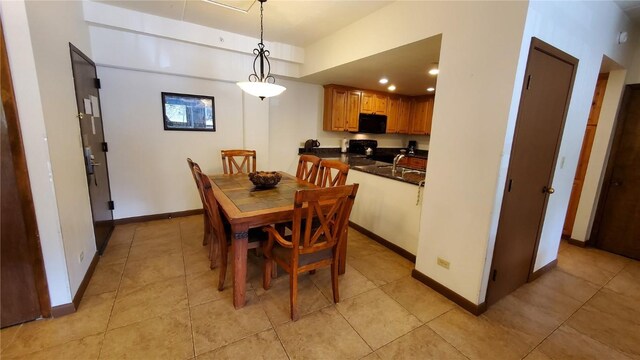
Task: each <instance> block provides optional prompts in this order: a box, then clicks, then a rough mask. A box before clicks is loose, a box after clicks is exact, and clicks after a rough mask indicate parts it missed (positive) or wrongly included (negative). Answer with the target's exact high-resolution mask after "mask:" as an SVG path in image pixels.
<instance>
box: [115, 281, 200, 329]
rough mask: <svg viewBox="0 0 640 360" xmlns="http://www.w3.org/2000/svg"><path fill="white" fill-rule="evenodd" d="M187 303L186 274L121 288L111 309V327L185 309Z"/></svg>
mask: <svg viewBox="0 0 640 360" xmlns="http://www.w3.org/2000/svg"><path fill="white" fill-rule="evenodd" d="M187 306H188V301H187V287H186V284H185V279H184V276H178V277H175V278H170V279H167V280H162V281H158V282H154V283H151V284H148V285H145V286H143V287H139V288H135V289H129V290H126V291H121V292H118V296H117V297H116V302H115V304H114V306H113V310H112V312H111V319H109V329H115V328H118V327H122V326H125V325H129V324H131V323H134V322H138V321H141V320H146V319H150V318H153V317H156V316H158V315H162V314H166V313H170V312H176V311H179V310H183V309H186V308H187Z"/></svg>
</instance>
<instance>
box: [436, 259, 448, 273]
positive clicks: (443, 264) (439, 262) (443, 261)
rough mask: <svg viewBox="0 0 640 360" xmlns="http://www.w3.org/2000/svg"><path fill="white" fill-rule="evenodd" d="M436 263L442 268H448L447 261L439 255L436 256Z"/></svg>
mask: <svg viewBox="0 0 640 360" xmlns="http://www.w3.org/2000/svg"><path fill="white" fill-rule="evenodd" d="M438 265H440V266H442V267H443V268H445V269H447V270H449V262H448V261H447V260H445V259H443V258H441V257H438Z"/></svg>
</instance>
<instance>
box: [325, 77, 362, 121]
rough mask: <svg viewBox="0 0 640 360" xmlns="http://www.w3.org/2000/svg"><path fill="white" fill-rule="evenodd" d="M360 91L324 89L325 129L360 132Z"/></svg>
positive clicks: (334, 88)
mask: <svg viewBox="0 0 640 360" xmlns="http://www.w3.org/2000/svg"><path fill="white" fill-rule="evenodd" d="M359 114H360V91H357V90H351V89H348V88H343V87H334V86H326V87H325V89H324V116H323V117H324V119H323V129H324V130H327V131H358V116H359Z"/></svg>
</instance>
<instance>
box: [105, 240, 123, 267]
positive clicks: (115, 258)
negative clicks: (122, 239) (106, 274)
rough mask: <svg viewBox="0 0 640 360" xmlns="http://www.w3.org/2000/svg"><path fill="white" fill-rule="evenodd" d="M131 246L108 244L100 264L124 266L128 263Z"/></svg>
mask: <svg viewBox="0 0 640 360" xmlns="http://www.w3.org/2000/svg"><path fill="white" fill-rule="evenodd" d="M130 248H131V244H111V243H110V244H107V248H106V249H105V250H104V253H103V254H102V256H100V264H102V265H111V264H123V263H124V262H125V261H127V257H128V256H129V250H130Z"/></svg>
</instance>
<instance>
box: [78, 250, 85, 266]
mask: <svg viewBox="0 0 640 360" xmlns="http://www.w3.org/2000/svg"><path fill="white" fill-rule="evenodd" d="M79 258H80V263H82V260H84V251H81V252H80V256H79Z"/></svg>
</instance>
